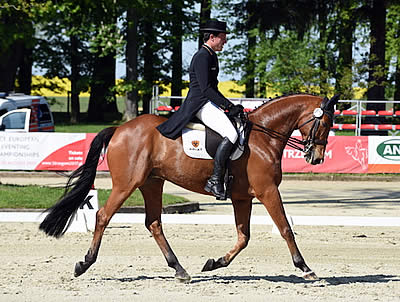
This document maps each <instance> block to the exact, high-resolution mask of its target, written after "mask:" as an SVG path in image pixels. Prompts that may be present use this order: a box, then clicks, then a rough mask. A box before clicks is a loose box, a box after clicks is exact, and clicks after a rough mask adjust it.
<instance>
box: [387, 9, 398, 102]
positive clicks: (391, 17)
mask: <svg viewBox="0 0 400 302" xmlns="http://www.w3.org/2000/svg"><path fill="white" fill-rule="evenodd" d="M386 29H387V44H386V45H387V52H386V56H387V59H386V61H387V65H389V66H390V65H391V64H393V67H394V68H393V70H394V71H393V73H392V74H391V75H390V77H389V79H390V81H391V82H394V85H393V89H392V90H391V91H392V93H393V94H392V95H390V96H389V97H392V96H393V99H394V100H400V4H392V5H391V6H389V10H388V15H387V24H386ZM389 72H390V70H389ZM395 109H396V110H399V109H400V104H395Z"/></svg>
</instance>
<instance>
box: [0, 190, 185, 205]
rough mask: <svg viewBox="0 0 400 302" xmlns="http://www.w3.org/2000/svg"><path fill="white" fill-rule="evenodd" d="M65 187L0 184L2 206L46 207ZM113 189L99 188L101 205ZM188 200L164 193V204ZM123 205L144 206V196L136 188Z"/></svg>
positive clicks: (0, 202) (55, 199)
mask: <svg viewBox="0 0 400 302" xmlns="http://www.w3.org/2000/svg"><path fill="white" fill-rule="evenodd" d="M63 192H64V189H63V188H53V187H43V186H34V185H30V186H20V185H4V184H1V185H0V208H12V209H19V208H27V209H45V208H49V207H51V206H52V205H54V204H55V203H56V201H57V200H58V199H59V198H60V196H61V195H62V194H63ZM110 193H111V190H103V189H99V190H97V194H98V199H99V206H102V205H104V203H105V202H106V200H107V198H108V196H109V195H110ZM183 202H188V200H187V199H185V198H183V197H179V196H174V195H170V194H163V205H164V206H166V205H170V204H177V203H183ZM123 206H143V197H142V195H141V193H140V192H139V191H138V190H136V191H135V192H133V194H132V195H131V196H130V197H129V198H128V200H126V201H125V203H124V205H123Z"/></svg>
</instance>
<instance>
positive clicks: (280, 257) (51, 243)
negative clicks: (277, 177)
mask: <svg viewBox="0 0 400 302" xmlns="http://www.w3.org/2000/svg"><path fill="white" fill-rule="evenodd" d="M5 180H6V179H4V178H3V179H1V181H2V182H3V183H5ZM10 182H11V181H10ZM175 189H176V188H175V187H174V186H168V190H167V191H168V192H169V193H174V190H175ZM281 192H282V196H283V198H284V200H285V208H286V209H287V212H288V213H289V214H290V215H345V216H346V215H347V216H351V215H353V216H392V217H393V216H394V217H400V208H399V198H400V193H399V190H398V183H393V182H392V183H385V182H352V183H350V182H329V181H321V182H310V181H308V182H301V181H300V182H297V181H293V182H292V181H289V182H284V183H283V184H282V186H281ZM176 193H179V194H180V195H185V194H187V193H186V192H182V191H176ZM198 196H199V197H198V200H197V201H199V202H200V208H201V209H202V210H201V211H200V212H198V213H196V214H199V213H204V214H229V213H232V207H231V206H230V205H229V203H228V202H216V201H214V200H213V199H212V198H210V197H207V196H206V197H200V195H198ZM253 214H254V215H261V214H264V215H265V214H266V212H265V209H264V208H263V207H262V206H261V205H259V204H258V203H255V206H254V209H253ZM399 219H400V218H399ZM164 231H165V233H166V236H167V239H168V240H169V243H170V244H171V246H172V248H173V250H174V251H175V253H176V255H177V256H178V259H179V260H180V262H181V264H182V265H183V266H184V267H185V268H186V270H187V271H188V273H189V274H190V275H191V277H192V281H191V283H189V284H182V283H179V282H177V281H176V280H175V279H174V277H173V276H174V271H173V270H172V269H170V268H169V267H168V266H167V265H166V261H165V260H164V258H163V256H162V254H161V252H160V250H159V248H158V247H157V245H156V243H155V241H154V240H153V238H151V236H150V234H149V233H148V231H147V230H146V229H145V227H144V226H143V225H141V224H124V225H122V224H111V225H110V226H109V227H108V228H107V229H106V232H105V235H104V238H103V243H102V246H101V248H100V253H99V258H98V261H97V263H95V264H94V265H93V266H92V267H91V268H90V269H89V270H88V271H87V272H86V273H85V274H84V275H82V276H80V277H79V278H74V277H73V269H74V265H75V262H77V261H82V260H83V257H84V255H85V254H86V251H87V249H88V247H89V244H90V241H91V238H92V234H90V233H67V234H66V235H65V236H64V237H63V238H61V239H54V238H50V237H46V236H45V235H44V234H43V233H41V232H39V231H38V224H36V223H0V242H1V243H0V272H1V273H0V274H1V278H0V280H1V282H0V301H154V300H158V301H310V300H311V301H312V300H315V301H400V258H399V257H400V256H399V255H400V232H399V231H400V228H399V227H340V226H324V227H321V226H296V225H295V226H294V231H295V234H296V239H297V243H298V245H299V248H300V250H301V252H302V254H303V256H304V258H305V260H306V262H307V264H308V265H309V266H310V267H311V268H312V269H313V270H314V271H315V272H316V274H317V275H318V276H319V277H320V280H318V281H314V282H310V281H305V280H303V279H302V278H301V272H300V271H299V270H297V269H295V268H294V266H293V264H292V261H291V259H290V255H289V251H288V248H287V245H286V243H285V242H284V241H283V239H281V237H280V236H278V235H275V234H273V233H272V232H271V226H268V225H253V226H252V237H251V240H250V243H249V246H248V247H247V248H246V249H245V250H244V251H243V252H242V253H241V254H239V256H238V257H237V258H236V259H235V260H234V261H233V262H232V263H231V265H230V266H229V267H227V268H223V269H219V270H215V271H212V272H206V273H202V272H201V269H202V267H203V265H204V264H205V262H206V261H207V259H208V258H214V259H217V258H219V257H221V256H223V255H224V254H225V253H226V252H227V251H229V250H230V249H231V248H232V247H233V245H234V244H235V242H236V231H235V228H234V226H233V225H175V224H166V225H164Z"/></svg>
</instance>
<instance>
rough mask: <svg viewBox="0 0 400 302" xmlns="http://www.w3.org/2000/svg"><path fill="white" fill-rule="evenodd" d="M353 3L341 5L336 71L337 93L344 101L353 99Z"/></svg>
mask: <svg viewBox="0 0 400 302" xmlns="http://www.w3.org/2000/svg"><path fill="white" fill-rule="evenodd" d="M350 2H351V1H349V0H347V1H342V2H340V3H341V4H339V15H340V17H341V19H340V29H339V37H338V39H339V43H338V44H339V45H338V46H339V58H338V64H337V69H336V87H335V90H336V92H338V93H340V94H341V98H342V99H349V100H351V99H353V88H352V83H353V80H352V65H353V39H354V38H353V35H354V31H355V22H354V17H353V13H352V12H351V3H350Z"/></svg>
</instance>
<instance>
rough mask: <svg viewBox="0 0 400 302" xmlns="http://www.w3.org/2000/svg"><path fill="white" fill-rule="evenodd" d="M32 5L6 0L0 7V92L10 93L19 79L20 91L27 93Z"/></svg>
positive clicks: (28, 85) (28, 90)
mask: <svg viewBox="0 0 400 302" xmlns="http://www.w3.org/2000/svg"><path fill="white" fill-rule="evenodd" d="M35 5H37V2H36V1H30V3H27V2H26V1H23V0H10V1H7V2H6V3H3V2H1V3H0V40H1V48H0V91H6V92H8V91H13V90H14V89H15V80H16V79H17V76H19V83H20V91H23V92H26V93H29V92H30V85H31V80H30V76H31V61H32V55H31V54H32V47H33V45H34V44H35V41H34V37H33V34H34V28H33V20H34V19H35V14H34V12H32V10H31V7H32V6H35Z"/></svg>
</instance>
